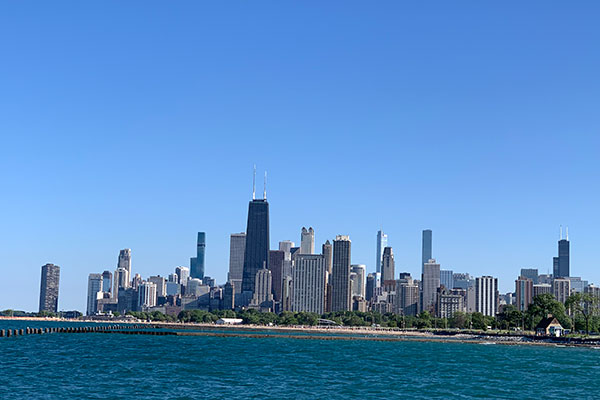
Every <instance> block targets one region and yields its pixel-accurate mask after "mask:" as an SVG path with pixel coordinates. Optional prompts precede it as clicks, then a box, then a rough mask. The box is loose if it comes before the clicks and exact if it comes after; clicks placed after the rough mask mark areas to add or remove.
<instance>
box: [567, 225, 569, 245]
mask: <svg viewBox="0 0 600 400" xmlns="http://www.w3.org/2000/svg"><path fill="white" fill-rule="evenodd" d="M568 241H569V227H568V226H567V242H568Z"/></svg>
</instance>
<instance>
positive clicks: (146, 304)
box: [138, 282, 156, 311]
mask: <svg viewBox="0 0 600 400" xmlns="http://www.w3.org/2000/svg"><path fill="white" fill-rule="evenodd" d="M154 306H156V284H155V283H152V282H143V283H142V284H141V285H140V287H139V288H138V307H139V308H140V309H141V310H142V311H145V309H147V308H150V307H154Z"/></svg>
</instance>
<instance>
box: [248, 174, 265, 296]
mask: <svg viewBox="0 0 600 400" xmlns="http://www.w3.org/2000/svg"><path fill="white" fill-rule="evenodd" d="M265 181H266V179H265ZM255 188H256V186H255V185H254V189H255ZM268 260H269V203H268V202H267V191H266V183H265V191H264V195H263V198H262V199H260V200H259V199H255V190H253V191H252V201H251V202H250V204H249V205H248V224H247V226H246V248H245V249H244V271H243V276H242V292H249V293H252V294H253V293H254V289H255V281H256V273H257V272H258V271H259V270H261V269H263V268H268Z"/></svg>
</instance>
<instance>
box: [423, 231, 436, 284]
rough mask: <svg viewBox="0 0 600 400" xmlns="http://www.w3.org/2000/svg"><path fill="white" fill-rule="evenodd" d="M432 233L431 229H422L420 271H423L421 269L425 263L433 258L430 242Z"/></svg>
mask: <svg viewBox="0 0 600 400" xmlns="http://www.w3.org/2000/svg"><path fill="white" fill-rule="evenodd" d="M432 236H433V233H432V232H431V229H425V230H424V231H423V251H422V252H421V273H423V269H424V266H425V264H426V263H427V262H428V261H429V260H431V259H432V258H433V255H432V251H431V243H432V241H433V238H432Z"/></svg>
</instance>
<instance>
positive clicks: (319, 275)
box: [291, 254, 326, 314]
mask: <svg viewBox="0 0 600 400" xmlns="http://www.w3.org/2000/svg"><path fill="white" fill-rule="evenodd" d="M325 274H326V271H325V258H324V257H323V256H322V255H321V254H299V255H297V256H296V258H295V261H294V266H293V267H292V300H291V303H292V311H296V312H300V311H306V312H314V313H317V314H323V312H324V310H325V308H324V303H325Z"/></svg>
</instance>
